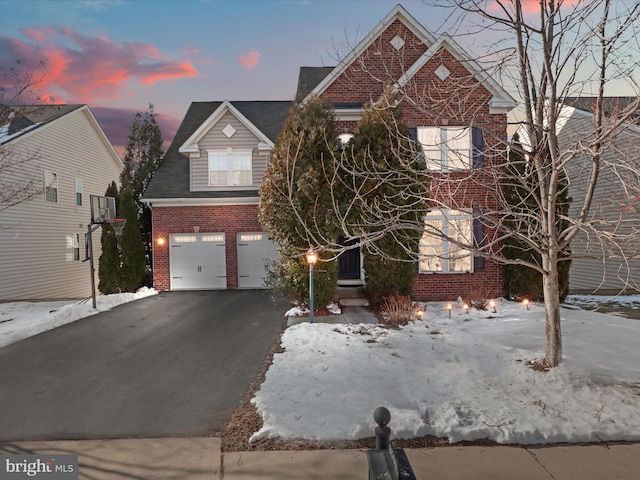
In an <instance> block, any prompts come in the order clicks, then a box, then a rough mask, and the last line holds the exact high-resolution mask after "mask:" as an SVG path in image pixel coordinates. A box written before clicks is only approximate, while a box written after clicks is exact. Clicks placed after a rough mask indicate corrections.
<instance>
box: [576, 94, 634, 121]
mask: <svg viewBox="0 0 640 480" xmlns="http://www.w3.org/2000/svg"><path fill="white" fill-rule="evenodd" d="M636 101H638V97H604V98H603V107H604V114H605V116H607V117H610V116H613V115H614V114H615V113H616V112H619V111H622V110H625V109H627V108H628V107H629V106H630V105H631V104H632V103H633V102H636ZM564 104H565V105H568V106H570V107H575V108H577V109H578V110H584V111H586V112H590V113H593V111H594V110H595V107H596V97H567V98H565V99H564ZM636 114H638V113H636Z"/></svg>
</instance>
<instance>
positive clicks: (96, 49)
mask: <svg viewBox="0 0 640 480" xmlns="http://www.w3.org/2000/svg"><path fill="white" fill-rule="evenodd" d="M397 3H398V1H397V0H374V1H365V0H353V1H337V0H336V1H330V0H327V1H313V0H307V1H297V0H290V1H284V0H283V1H268V0H263V1H248V0H247V1H244V0H236V1H218V0H214V1H196V0H186V1H185V0H183V1H177V0H176V1H174V0H164V1H152V0H135V1H133V0H131V1H123V0H83V1H74V0H67V1H56V0H52V1H36V0H24V1H16V0H0V65H2V66H12V65H15V62H16V61H17V60H20V61H22V62H23V63H24V64H27V65H36V64H38V62H41V61H44V62H45V70H46V76H45V78H44V81H43V83H42V84H41V85H39V87H40V88H39V89H38V94H39V95H41V96H42V97H45V98H46V97H47V96H49V97H51V98H53V99H54V103H86V104H88V105H89V107H90V108H91V110H92V111H93V113H94V115H95V116H96V118H97V119H98V121H99V122H100V124H101V126H102V128H103V129H104V130H105V132H106V133H107V135H108V136H109V138H110V140H111V141H112V143H113V144H114V146H116V147H117V148H118V150H119V151H121V150H122V148H121V147H122V145H124V143H125V142H126V138H127V135H128V132H129V127H130V125H131V121H132V120H133V117H134V115H135V113H136V112H139V111H145V110H146V109H147V105H148V104H149V103H153V104H154V107H155V111H156V113H157V114H158V121H159V124H160V126H161V128H162V131H163V135H164V137H165V140H167V141H170V140H171V138H172V137H173V134H174V133H175V130H176V129H177V127H178V125H179V123H180V121H181V120H182V117H183V116H184V114H185V112H186V111H187V108H188V107H189V104H190V102H192V101H213V100H291V99H293V96H294V94H295V90H296V83H297V77H298V70H299V68H300V67H301V66H303V65H304V66H321V65H335V64H336V52H337V51H338V52H340V51H344V50H345V45H346V42H347V41H349V42H350V43H351V42H353V43H355V42H357V41H358V40H360V39H361V38H362V37H363V36H364V35H366V34H367V33H368V32H369V31H370V30H371V29H372V28H373V27H375V25H376V24H377V23H378V22H379V21H380V20H382V19H383V18H384V16H385V15H386V14H387V13H389V11H391V9H392V8H393V7H394V6H395V5H396V4H397ZM400 3H402V4H403V5H404V6H405V8H407V9H408V10H409V11H410V13H411V14H412V15H414V16H415V17H416V18H417V19H418V20H419V21H421V22H425V25H426V21H427V20H428V19H429V18H433V14H432V13H431V14H430V13H429V12H428V9H427V7H426V6H425V5H424V4H422V2H420V1H416V0H412V1H404V2H400Z"/></svg>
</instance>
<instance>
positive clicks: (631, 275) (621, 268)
mask: <svg viewBox="0 0 640 480" xmlns="http://www.w3.org/2000/svg"><path fill="white" fill-rule="evenodd" d="M636 100H637V98H635V97H633V98H629V97H607V98H605V101H604V103H603V105H604V113H605V115H606V116H607V117H609V118H613V117H615V114H616V113H617V112H619V111H622V110H624V109H625V108H626V107H628V106H629V105H630V104H631V102H635V101H636ZM594 102H595V100H594V99H593V98H590V97H579V98H567V99H565V102H564V103H565V107H564V108H563V110H562V114H561V116H560V124H559V125H560V128H559V132H558V140H559V142H560V146H561V148H562V147H563V145H573V144H577V143H579V142H580V143H581V142H583V141H584V139H588V138H591V137H592V132H593V128H594V127H593V125H594V123H593V114H592V113H591V112H592V111H593V109H594V107H595V104H594ZM638 120H640V113H639V114H638V115H636V116H635V118H634V119H633V121H634V125H631V124H621V125H619V126H618V127H617V128H618V133H617V134H616V136H615V138H614V139H613V141H612V143H611V144H610V145H607V146H606V148H605V149H604V151H603V154H602V168H601V170H600V175H599V177H598V183H597V187H596V190H595V192H594V197H593V202H592V205H591V214H590V218H594V219H599V220H602V222H603V224H602V228H603V230H604V231H612V230H613V227H612V226H615V225H617V226H618V227H617V228H616V230H617V233H624V232H625V230H626V231H627V232H628V231H629V227H626V226H625V224H627V223H628V222H634V223H635V228H636V229H638V228H639V227H640V198H639V197H638V196H637V195H638V182H639V178H638V171H640V129H639V128H638V127H637V121H638ZM630 159H631V160H632V161H635V170H630V169H626V168H624V165H625V164H626V163H627V162H628V161H629V160H630ZM589 168H590V157H588V156H583V157H578V158H577V159H576V160H575V161H574V162H573V163H572V164H571V165H570V167H569V169H568V176H569V178H570V187H569V195H570V196H571V197H572V199H573V203H572V207H571V211H570V213H571V215H572V216H573V217H575V215H576V214H577V209H578V208H579V205H581V204H582V201H583V199H584V195H585V191H586V187H587V185H586V179H587V175H586V173H585V172H588V170H589ZM614 170H615V171H616V173H615V174H614ZM619 176H621V177H623V178H626V180H625V181H626V182H628V185H629V186H630V188H625V185H624V183H625V181H622V180H621V179H620V178H619ZM602 239H603V237H602V236H600V238H598V237H597V236H595V235H593V234H592V233H590V234H589V235H587V232H582V233H580V234H579V235H578V237H576V239H575V240H574V241H573V242H572V244H571V251H572V256H573V257H574V259H573V261H572V262H571V269H570V272H569V291H570V293H594V292H595V293H601V294H616V293H620V292H621V291H623V290H628V291H629V290H631V291H633V290H635V291H640V254H639V249H638V245H637V241H636V242H628V243H629V244H628V245H626V246H625V247H624V248H623V249H619V248H617V247H614V246H613V245H611V244H608V243H607V241H605V243H604V244H602V243H601V240H602ZM624 257H626V258H624Z"/></svg>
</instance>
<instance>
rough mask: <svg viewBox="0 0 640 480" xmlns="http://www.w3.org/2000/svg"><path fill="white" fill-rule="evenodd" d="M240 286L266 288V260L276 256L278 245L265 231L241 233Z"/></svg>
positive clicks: (239, 255)
mask: <svg viewBox="0 0 640 480" xmlns="http://www.w3.org/2000/svg"><path fill="white" fill-rule="evenodd" d="M237 247H238V288H265V285H264V281H265V278H266V275H267V270H266V260H267V259H275V258H276V246H275V244H274V243H273V242H272V241H271V240H269V238H268V237H267V234H266V233H265V232H247V233H239V234H238V236H237Z"/></svg>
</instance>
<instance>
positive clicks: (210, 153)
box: [207, 148, 253, 187]
mask: <svg viewBox="0 0 640 480" xmlns="http://www.w3.org/2000/svg"><path fill="white" fill-rule="evenodd" d="M212 157H227V183H226V184H225V185H214V184H212V183H211V172H212V170H211V163H210V162H211V158H212ZM238 157H249V183H241V184H234V182H233V173H234V170H233V160H234V158H238ZM213 171H222V170H213ZM242 171H244V170H242ZM207 175H208V179H207V183H208V185H209V186H210V187H251V186H253V151H252V150H236V149H233V148H227V149H226V150H207Z"/></svg>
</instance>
